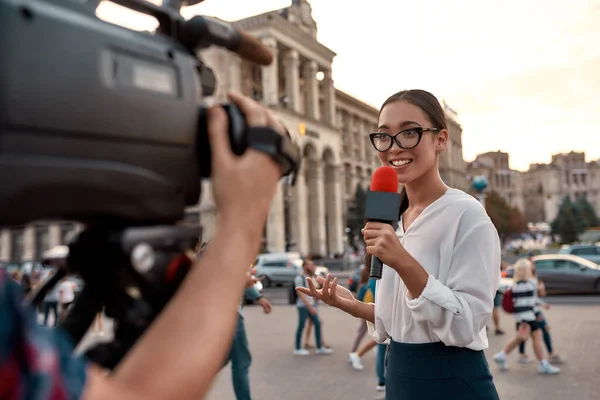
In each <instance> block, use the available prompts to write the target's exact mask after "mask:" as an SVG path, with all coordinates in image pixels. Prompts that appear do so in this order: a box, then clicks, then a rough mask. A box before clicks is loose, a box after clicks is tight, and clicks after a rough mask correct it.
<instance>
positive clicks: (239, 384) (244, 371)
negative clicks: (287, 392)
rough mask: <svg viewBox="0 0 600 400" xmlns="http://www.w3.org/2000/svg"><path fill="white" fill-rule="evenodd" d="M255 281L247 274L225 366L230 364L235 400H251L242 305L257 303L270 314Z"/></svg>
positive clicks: (266, 302)
mask: <svg viewBox="0 0 600 400" xmlns="http://www.w3.org/2000/svg"><path fill="white" fill-rule="evenodd" d="M256 282H257V279H256V278H255V277H254V276H252V275H250V274H248V279H247V281H246V289H245V291H244V296H243V298H242V300H241V302H240V306H239V308H238V321H237V327H236V329H235V334H234V337H233V343H232V344H231V350H230V351H229V356H228V357H227V361H226V362H225V365H227V364H228V363H229V362H231V380H232V382H233V391H234V393H235V398H236V399H237V400H251V399H252V396H251V395H250V364H252V354H251V353H250V347H249V346H248V336H247V335H246V326H245V325H244V316H243V315H242V304H243V303H244V300H246V299H248V300H250V301H253V302H256V303H258V304H259V305H260V306H261V307H262V308H263V311H264V313H265V314H269V313H270V312H271V309H272V307H271V303H270V302H269V300H267V298H266V297H263V295H262V294H261V293H260V292H259V291H258V289H256V287H255V286H254V285H255V283H256Z"/></svg>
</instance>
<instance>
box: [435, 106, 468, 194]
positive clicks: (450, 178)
mask: <svg viewBox="0 0 600 400" xmlns="http://www.w3.org/2000/svg"><path fill="white" fill-rule="evenodd" d="M443 106H444V112H445V114H446V124H447V125H448V142H447V144H446V150H445V151H444V152H442V153H441V154H440V159H439V169H440V176H441V177H442V180H443V181H444V182H445V183H446V184H447V185H448V186H450V187H453V188H456V189H460V190H464V191H465V192H466V191H468V190H469V181H468V179H467V163H466V162H465V159H464V157H463V145H462V127H461V126H460V124H459V123H458V120H457V117H458V115H457V113H456V111H454V110H452V109H451V108H450V107H448V105H447V104H446V103H443Z"/></svg>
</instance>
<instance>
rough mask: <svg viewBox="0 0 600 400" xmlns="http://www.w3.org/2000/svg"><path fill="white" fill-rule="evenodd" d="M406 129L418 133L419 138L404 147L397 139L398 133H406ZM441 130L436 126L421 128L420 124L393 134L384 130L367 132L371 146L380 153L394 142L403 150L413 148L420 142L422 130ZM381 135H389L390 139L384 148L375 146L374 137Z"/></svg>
mask: <svg viewBox="0 0 600 400" xmlns="http://www.w3.org/2000/svg"><path fill="white" fill-rule="evenodd" d="M408 131H416V132H417V135H419V138H418V139H417V143H416V144H415V145H414V146H411V147H406V146H403V145H402V143H400V140H398V135H400V134H402V133H406V132H408ZM439 131H441V129H438V128H423V127H420V126H416V127H414V128H408V129H404V130H402V131H400V132H398V133H396V134H395V135H390V134H389V133H385V132H374V133H370V134H369V139H370V140H371V144H372V145H373V148H374V149H375V150H377V151H378V152H380V153H385V152H386V151H388V150H389V149H391V148H392V146H393V145H394V142H396V144H397V145H398V147H400V148H401V149H404V150H410V149H414V148H415V147H417V146H418V145H419V143H421V138H422V137H423V132H439ZM381 135H385V136H388V137H390V138H391V139H392V140H390V146H389V147H388V148H387V149H385V150H379V149H378V148H377V146H375V138H376V137H377V136H381Z"/></svg>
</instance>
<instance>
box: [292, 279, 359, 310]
mask: <svg viewBox="0 0 600 400" xmlns="http://www.w3.org/2000/svg"><path fill="white" fill-rule="evenodd" d="M306 281H307V283H308V288H305V287H297V288H296V290H297V291H299V292H301V293H304V294H306V295H308V296H311V297H313V298H315V299H318V300H321V301H322V302H323V303H325V304H328V305H330V306H332V307H335V308H339V309H340V310H342V311H345V312H347V313H349V314H352V309H353V308H354V307H356V306H357V305H358V303H359V301H358V300H357V299H356V298H354V296H353V295H352V292H350V291H349V290H348V289H346V288H345V287H343V286H338V278H333V280H332V279H331V274H327V278H323V277H322V276H319V277H317V282H319V284H320V285H321V289H317V288H316V287H315V285H314V284H313V282H312V279H307V280H306Z"/></svg>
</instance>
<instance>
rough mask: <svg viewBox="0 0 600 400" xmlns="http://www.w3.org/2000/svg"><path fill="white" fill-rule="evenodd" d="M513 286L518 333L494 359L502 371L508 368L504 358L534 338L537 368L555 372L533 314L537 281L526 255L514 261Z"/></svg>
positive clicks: (549, 373) (542, 372) (542, 371)
mask: <svg viewBox="0 0 600 400" xmlns="http://www.w3.org/2000/svg"><path fill="white" fill-rule="evenodd" d="M514 271H515V272H514V278H513V279H514V282H515V283H514V285H513V287H512V298H513V303H514V313H513V315H514V317H515V321H516V328H517V334H516V335H515V337H514V338H513V339H511V340H510V341H509V342H508V343H507V344H506V346H505V347H504V350H502V351H501V352H499V353H497V354H495V355H494V361H496V363H497V364H498V365H499V366H500V369H501V370H503V371H505V370H507V369H508V366H507V360H506V357H507V356H508V355H509V354H510V353H511V352H512V351H513V350H514V349H515V348H516V347H517V346H518V345H519V344H520V343H521V342H523V341H525V340H527V338H529V337H531V338H532V339H533V351H534V353H535V356H536V358H537V360H538V361H539V368H538V371H539V373H540V374H544V375H555V374H558V373H559V372H560V369H559V368H558V367H555V366H554V365H552V364H550V363H549V362H548V359H547V358H546V357H545V355H544V349H543V348H542V331H541V329H540V324H539V322H538V320H537V317H536V315H535V306H536V304H538V297H537V282H536V281H534V280H532V275H531V264H530V263H529V261H528V260H527V259H525V258H521V259H519V260H517V262H516V263H515V265H514Z"/></svg>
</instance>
